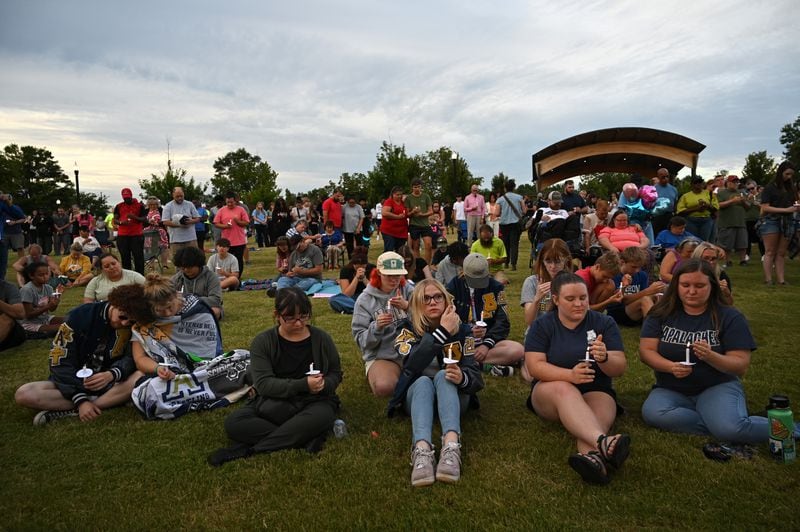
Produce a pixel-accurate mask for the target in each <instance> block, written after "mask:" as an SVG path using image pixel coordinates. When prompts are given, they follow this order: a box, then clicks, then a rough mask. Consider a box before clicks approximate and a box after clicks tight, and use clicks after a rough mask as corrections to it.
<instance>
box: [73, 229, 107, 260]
mask: <svg viewBox="0 0 800 532" xmlns="http://www.w3.org/2000/svg"><path fill="white" fill-rule="evenodd" d="M72 243H73V244H80V245H81V248H83V254H84V255H86V256H87V257H88V258H89V260H90V261H91V264H92V268H94V267H95V266H96V265H97V259H98V258H99V257H100V255H102V254H103V250H102V249H101V248H100V242H98V241H97V239H96V238H95V237H93V236H92V235H91V234H89V226H87V225H82V226H80V229H79V233H78V236H76V237H75V238H74V239H72Z"/></svg>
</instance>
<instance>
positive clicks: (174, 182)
mask: <svg viewBox="0 0 800 532" xmlns="http://www.w3.org/2000/svg"><path fill="white" fill-rule="evenodd" d="M139 186H140V187H141V188H142V198H147V197H148V196H155V197H156V198H158V199H160V200H161V202H162V203H166V202H168V201H170V200H171V199H172V190H173V189H174V188H175V187H182V188H183V192H184V194H185V195H186V198H187V199H190V200H194V199H201V200H202V199H205V195H206V189H207V188H208V185H206V184H203V185H200V184H199V183H195V181H194V177H190V178H188V179H187V178H186V170H185V169H184V168H173V167H172V161H170V160H169V159H167V169H166V170H165V171H162V172H161V174H159V175H156V174H150V179H140V180H139Z"/></svg>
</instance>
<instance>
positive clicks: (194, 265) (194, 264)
mask: <svg viewBox="0 0 800 532" xmlns="http://www.w3.org/2000/svg"><path fill="white" fill-rule="evenodd" d="M230 257H231V258H232V259H233V262H234V263H237V264H238V262H237V261H236V257H234V256H233V255H230ZM174 260H175V268H177V270H178V271H177V273H175V275H173V276H172V286H174V287H175V290H177V291H178V292H180V293H181V294H194V295H195V296H197V297H199V298H200V301H202V302H203V303H205V304H206V305H208V307H209V308H211V311H212V312H213V313H214V317H215V318H216V319H218V320H220V319H222V316H223V314H224V313H223V310H222V288H220V283H219V277H217V274H216V273H214V272H212V271H211V270H210V269H209V268H208V267H206V265H205V261H206V256H205V253H203V251H202V250H201V249H200V248H198V247H180V248H178V250H177V251H176V252H175V257H174Z"/></svg>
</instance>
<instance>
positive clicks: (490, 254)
mask: <svg viewBox="0 0 800 532" xmlns="http://www.w3.org/2000/svg"><path fill="white" fill-rule="evenodd" d="M469 251H470V253H480V254H481V255H483V256H484V257H486V258H487V259H504V258H506V256H507V255H506V246H505V244H503V241H502V240H500V239H499V238H497V237H496V236H493V237H492V245H491V246H489V247H488V248H485V247H483V246H482V245H481V241H480V239H478V240H476V241H475V242H473V243H472V248H471V249H470V250H469ZM502 269H503V265H502V264H490V265H489V271H491V272H499V271H500V270H502Z"/></svg>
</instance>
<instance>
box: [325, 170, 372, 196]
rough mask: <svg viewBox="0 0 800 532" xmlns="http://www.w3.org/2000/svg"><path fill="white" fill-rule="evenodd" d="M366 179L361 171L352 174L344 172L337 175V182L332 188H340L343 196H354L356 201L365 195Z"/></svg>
mask: <svg viewBox="0 0 800 532" xmlns="http://www.w3.org/2000/svg"><path fill="white" fill-rule="evenodd" d="M367 181H368V178H367V176H366V175H364V174H363V173H361V172H355V173H354V174H350V173H348V172H344V173H343V174H342V175H340V176H339V182H338V183H337V184H336V186H335V187H333V188H338V189H341V191H342V194H344V197H345V198H355V199H356V201H358V200H360V199H361V198H365V199H366V197H367ZM326 197H327V196H326Z"/></svg>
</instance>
